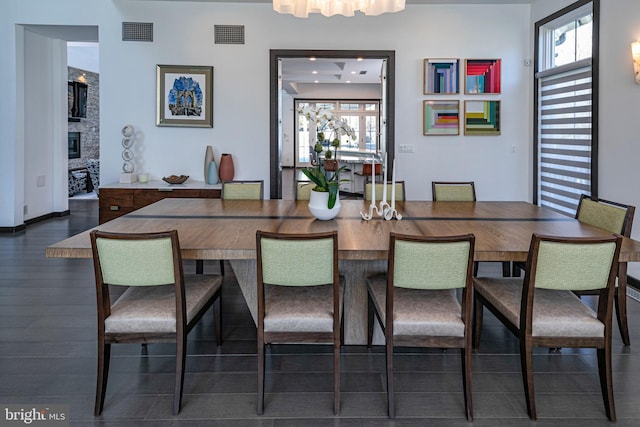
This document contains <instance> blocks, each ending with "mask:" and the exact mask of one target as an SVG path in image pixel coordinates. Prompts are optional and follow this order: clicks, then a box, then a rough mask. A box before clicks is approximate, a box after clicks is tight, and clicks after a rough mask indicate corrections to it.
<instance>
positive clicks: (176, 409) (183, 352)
mask: <svg viewBox="0 0 640 427" xmlns="http://www.w3.org/2000/svg"><path fill="white" fill-rule="evenodd" d="M179 335H181V334H179ZM186 359H187V337H186V336H178V337H176V387H175V391H174V393H173V415H178V414H179V413H180V406H181V404H182V386H183V385H184V369H185V362H186Z"/></svg>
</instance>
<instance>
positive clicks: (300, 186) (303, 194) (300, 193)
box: [296, 181, 315, 200]
mask: <svg viewBox="0 0 640 427" xmlns="http://www.w3.org/2000/svg"><path fill="white" fill-rule="evenodd" d="M313 187H315V184H314V183H312V182H309V181H298V182H296V200H309V199H310V198H311V189H312V188H313Z"/></svg>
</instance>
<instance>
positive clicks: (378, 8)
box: [273, 0, 405, 18]
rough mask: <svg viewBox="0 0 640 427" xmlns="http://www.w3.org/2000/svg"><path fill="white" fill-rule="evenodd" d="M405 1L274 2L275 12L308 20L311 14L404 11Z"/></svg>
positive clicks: (333, 0)
mask: <svg viewBox="0 0 640 427" xmlns="http://www.w3.org/2000/svg"><path fill="white" fill-rule="evenodd" d="M404 2H405V0H273V10H275V11H276V12H278V13H290V14H292V15H293V16H295V17H297V18H308V17H309V14H310V13H321V14H323V15H324V16H333V15H344V16H353V15H354V12H355V11H358V10H359V11H360V12H362V13H364V14H365V15H372V16H374V15H381V14H383V13H389V12H400V11H401V10H404Z"/></svg>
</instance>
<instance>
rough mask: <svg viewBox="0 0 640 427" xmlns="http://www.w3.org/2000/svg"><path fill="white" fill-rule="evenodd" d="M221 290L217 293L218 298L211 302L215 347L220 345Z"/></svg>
mask: <svg viewBox="0 0 640 427" xmlns="http://www.w3.org/2000/svg"><path fill="white" fill-rule="evenodd" d="M221 301H222V288H221V289H220V291H219V294H218V298H216V300H215V301H214V302H213V315H214V319H215V323H216V326H215V328H216V345H217V346H218V347H220V346H221V345H222V302H221Z"/></svg>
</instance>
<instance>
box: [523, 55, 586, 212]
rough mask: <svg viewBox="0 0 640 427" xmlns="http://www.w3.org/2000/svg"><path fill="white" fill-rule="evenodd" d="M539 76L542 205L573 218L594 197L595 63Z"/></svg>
mask: <svg viewBox="0 0 640 427" xmlns="http://www.w3.org/2000/svg"><path fill="white" fill-rule="evenodd" d="M536 77H537V78H538V91H539V92H538V121H539V122H538V129H539V131H538V168H539V170H538V176H539V180H538V194H539V199H538V203H539V204H540V205H541V206H546V207H548V208H550V209H553V210H555V211H558V212H561V213H565V214H567V215H570V216H573V215H574V214H575V211H576V208H577V206H578V200H579V199H580V194H582V193H584V194H590V193H591V177H592V154H593V153H592V142H593V141H592V136H593V133H592V129H593V126H592V123H593V115H592V112H593V111H592V67H591V59H586V60H582V61H578V62H574V63H571V64H568V65H565V66H561V67H556V68H553V69H550V70H546V71H543V72H540V73H538V74H537V76H536Z"/></svg>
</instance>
